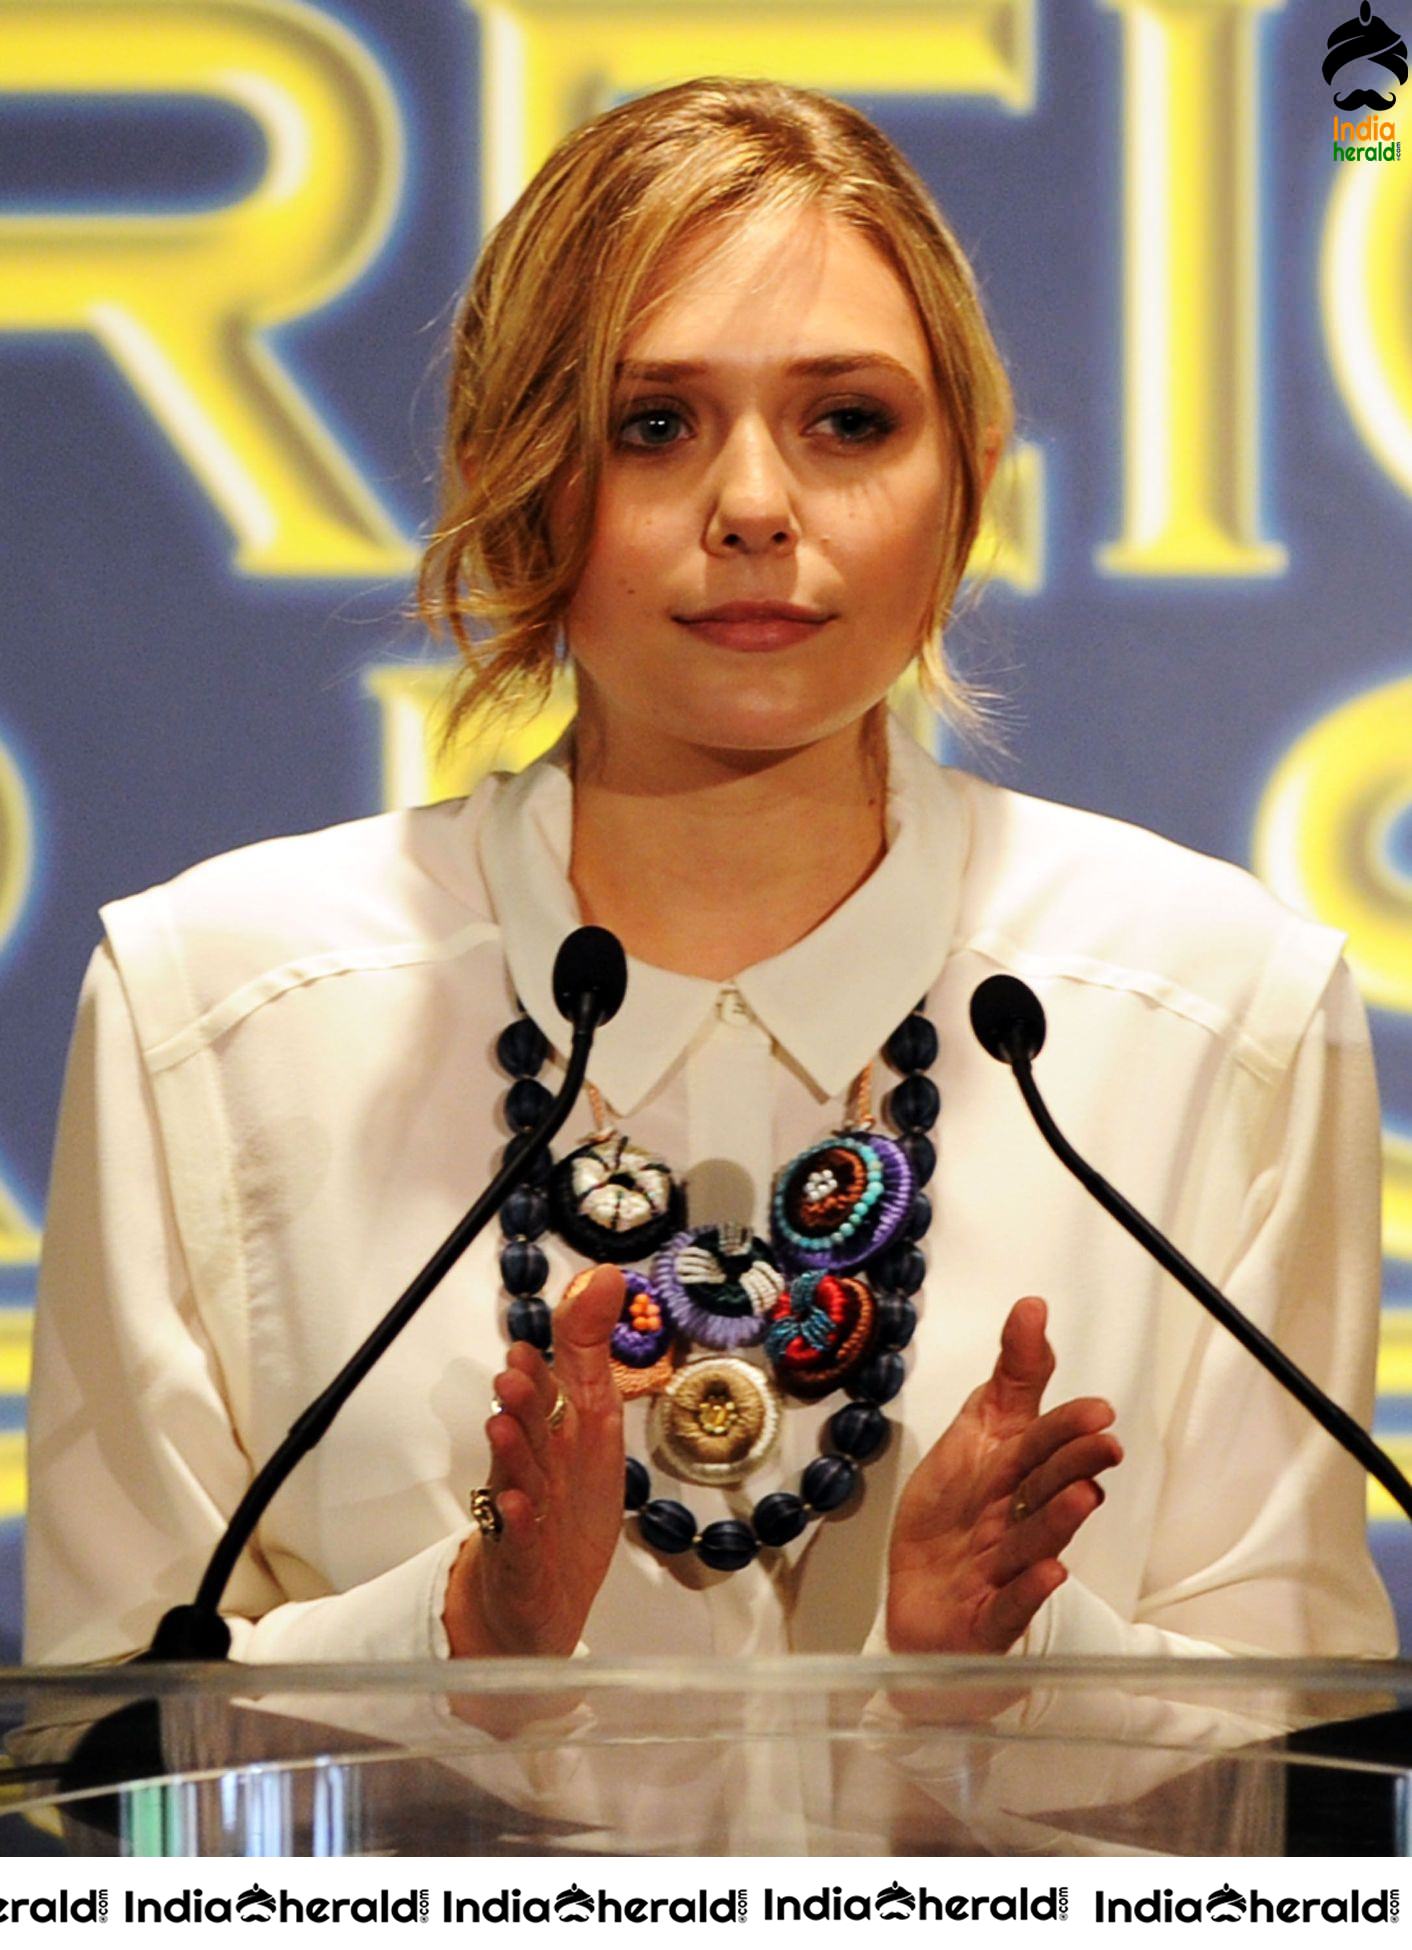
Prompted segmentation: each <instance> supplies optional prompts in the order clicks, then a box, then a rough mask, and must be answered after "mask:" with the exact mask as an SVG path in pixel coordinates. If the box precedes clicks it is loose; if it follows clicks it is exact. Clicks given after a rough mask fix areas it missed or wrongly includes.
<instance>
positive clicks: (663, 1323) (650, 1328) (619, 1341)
mask: <svg viewBox="0 0 1412 1950" xmlns="http://www.w3.org/2000/svg"><path fill="white" fill-rule="evenodd" d="M593 1274H594V1268H593V1267H591V1266H586V1267H584V1269H583V1271H582V1272H580V1273H575V1274H574V1277H573V1278H572V1279H571V1280H570V1281H569V1284H568V1285H567V1286H566V1287H565V1288H564V1299H565V1300H568V1299H571V1298H572V1297H573V1295H574V1294H576V1293H578V1292H579V1291H580V1289H581V1288H583V1287H585V1286H587V1284H588V1282H589V1281H590V1280H591V1279H592V1278H593ZM623 1285H624V1288H625V1289H626V1291H625V1294H624V1297H623V1311H622V1312H621V1314H619V1316H618V1324H617V1326H616V1327H615V1328H614V1329H613V1336H612V1339H611V1340H610V1341H609V1343H608V1366H609V1368H610V1369H611V1370H612V1374H613V1383H614V1386H615V1387H616V1388H617V1391H618V1393H619V1394H620V1395H621V1396H622V1398H623V1400H624V1401H633V1400H635V1399H636V1398H637V1397H638V1396H639V1395H655V1394H656V1393H657V1392H658V1391H659V1389H662V1388H665V1387H666V1385H667V1383H668V1382H669V1381H670V1380H671V1378H672V1376H673V1375H674V1374H675V1373H676V1371H677V1369H678V1367H679V1366H680V1365H681V1360H682V1356H683V1354H684V1353H685V1351H686V1350H685V1349H684V1348H683V1346H682V1343H681V1338H680V1336H679V1335H678V1333H677V1330H676V1328H675V1327H673V1325H672V1323H671V1321H670V1320H668V1319H666V1318H665V1316H664V1315H663V1313H662V1309H661V1306H660V1305H659V1303H658V1301H657V1299H656V1297H655V1296H654V1294H653V1292H652V1289H651V1287H650V1286H649V1285H648V1283H647V1279H646V1277H645V1276H644V1275H643V1274H641V1273H635V1272H634V1271H633V1270H632V1268H631V1267H624V1268H623Z"/></svg>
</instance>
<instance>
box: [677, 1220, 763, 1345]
mask: <svg viewBox="0 0 1412 1950" xmlns="http://www.w3.org/2000/svg"><path fill="white" fill-rule="evenodd" d="M652 1291H653V1293H654V1295H655V1296H656V1298H657V1299H658V1300H659V1301H660V1302H661V1304H662V1307H663V1309H664V1311H665V1312H666V1313H667V1315H668V1316H669V1318H670V1319H671V1321H672V1323H673V1325H674V1326H675V1327H676V1328H678V1329H679V1331H680V1332H681V1333H683V1334H685V1335H686V1337H687V1339H688V1340H692V1341H699V1342H700V1343H701V1345H702V1346H703V1347H714V1348H723V1349H728V1348H733V1347H749V1346H751V1345H752V1343H754V1342H755V1341H758V1340H760V1339H761V1338H762V1337H763V1335H764V1332H765V1321H766V1316H767V1315H768V1314H769V1312H770V1309H771V1308H772V1307H773V1306H774V1304H775V1302H776V1300H778V1298H779V1296H780V1295H781V1294H782V1293H783V1292H784V1275H783V1273H781V1271H780V1269H779V1267H778V1266H777V1265H776V1263H775V1256H774V1254H773V1253H772V1252H771V1251H770V1248H769V1247H768V1246H767V1245H766V1244H765V1241H764V1240H763V1239H760V1238H757V1237H756V1235H755V1234H754V1233H753V1232H751V1231H750V1229H749V1227H748V1226H741V1225H715V1226H693V1227H692V1228H691V1229H690V1230H689V1231H685V1232H679V1233H678V1234H677V1235H676V1237H675V1238H674V1239H670V1240H669V1241H668V1242H667V1244H666V1245H665V1246H664V1247H663V1248H662V1250H661V1252H660V1253H658V1255H657V1257H656V1259H655V1260H653V1262H652Z"/></svg>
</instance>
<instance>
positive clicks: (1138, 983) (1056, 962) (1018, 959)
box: [957, 928, 1286, 1084]
mask: <svg viewBox="0 0 1412 1950" xmlns="http://www.w3.org/2000/svg"><path fill="white" fill-rule="evenodd" d="M967 949H969V950H971V951H973V952H974V953H976V954H978V955H984V956H985V957H986V959H987V960H990V961H995V962H999V963H1001V964H1002V965H1003V966H1004V967H1006V968H1013V969H1019V970H1022V971H1023V972H1024V973H1025V974H1028V975H1037V976H1038V975H1055V976H1060V977H1062V978H1064V979H1066V980H1069V981H1075V982H1084V983H1087V984H1088V985H1089V986H1090V987H1093V988H1103V989H1112V990H1116V991H1119V992H1123V993H1127V994H1131V995H1140V996H1142V997H1143V999H1144V1000H1145V1001H1148V1002H1152V1003H1154V1004H1155V1005H1156V1006H1157V1007H1158V1008H1161V1009H1165V1010H1166V1011H1167V1012H1168V1013H1169V1014H1170V1015H1174V1016H1180V1017H1181V1018H1182V1019H1183V1020H1184V1021H1186V1022H1191V1023H1194V1024H1195V1025H1196V1026H1197V1027H1198V1028H1200V1029H1204V1030H1206V1031H1207V1032H1208V1033H1209V1034H1211V1035H1213V1036H1216V1037H1218V1038H1219V1039H1221V1040H1222V1041H1225V1042H1229V1044H1230V1045H1231V1054H1232V1056H1233V1058H1234V1060H1235V1061H1236V1062H1237V1063H1239V1064H1240V1065H1241V1066H1242V1068H1243V1069H1246V1070H1249V1071H1250V1072H1251V1074H1252V1075H1253V1076H1254V1077H1256V1078H1257V1079H1258V1080H1259V1081H1260V1082H1262V1083H1267V1084H1268V1083H1274V1082H1275V1081H1276V1080H1277V1079H1278V1078H1279V1077H1280V1076H1282V1075H1283V1073H1284V1070H1285V1067H1286V1065H1285V1063H1284V1061H1283V1059H1282V1058H1281V1057H1280V1056H1279V1055H1278V1054H1277V1053H1276V1052H1275V1051H1274V1050H1272V1049H1270V1048H1268V1047H1267V1046H1266V1045H1265V1044H1264V1043H1262V1042H1261V1041H1260V1039H1259V1038H1258V1037H1257V1036H1252V1035H1251V1034H1250V1032H1249V1030H1248V1029H1246V1028H1245V1027H1244V1026H1243V1025H1242V1024H1241V1023H1239V1022H1237V1021H1236V1020H1235V1018H1234V1017H1233V1016H1232V1015H1231V1014H1230V1013H1229V1012H1228V1011H1227V1010H1225V1009H1222V1008H1220V1007H1218V1006H1217V1005H1216V1004H1215V1003H1213V1002H1209V1001H1207V999H1206V998H1205V997H1204V996H1200V995H1195V994H1193V993H1192V991H1191V990H1190V989H1187V988H1183V987H1182V985H1181V984H1180V983H1178V982H1172V981H1169V980H1168V979H1167V978H1166V977H1165V976H1162V975H1157V974H1154V973H1153V972H1152V971H1151V970H1149V969H1139V968H1123V967H1120V966H1118V965H1117V964H1115V963H1112V962H1106V961H1094V960H1092V959H1090V958H1089V957H1088V956H1085V955H1060V954H1045V953H1038V954H1037V953H1035V952H1034V951H1033V950H1032V949H1028V948H1022V947H1020V945H1019V944H1018V943H1017V942H1014V941H1012V940H1010V938H1009V937H1008V936H1007V935H1004V934H1001V933H999V932H998V931H997V930H995V929H992V928H984V929H981V930H980V931H979V932H978V933H976V934H973V935H971V936H970V937H969V938H968V939H967V940H965V941H963V942H960V943H958V944H957V951H958V952H960V951H964V950H967Z"/></svg>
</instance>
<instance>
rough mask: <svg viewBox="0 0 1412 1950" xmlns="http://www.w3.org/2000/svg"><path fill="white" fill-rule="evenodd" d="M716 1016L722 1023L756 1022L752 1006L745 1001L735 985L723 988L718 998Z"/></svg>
mask: <svg viewBox="0 0 1412 1950" xmlns="http://www.w3.org/2000/svg"><path fill="white" fill-rule="evenodd" d="M716 1014H717V1015H718V1016H719V1017H720V1019H721V1021H722V1022H734V1023H743V1022H754V1020H755V1017H754V1015H753V1014H752V1013H751V1009H750V1004H749V1003H748V1002H747V1001H746V1000H745V997H744V996H743V995H742V994H741V992H740V990H739V989H738V988H736V986H735V985H734V983H731V984H729V985H728V986H727V987H725V988H723V989H722V990H721V992H720V994H719V995H718V996H717V997H716Z"/></svg>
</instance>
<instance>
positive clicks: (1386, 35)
mask: <svg viewBox="0 0 1412 1950" xmlns="http://www.w3.org/2000/svg"><path fill="white" fill-rule="evenodd" d="M1345 68H1352V69H1353V73H1352V74H1347V75H1344V77H1343V80H1342V81H1341V82H1340V84H1339V85H1340V87H1342V88H1343V89H1344V90H1345V91H1346V92H1345V93H1344V94H1341V95H1337V94H1336V95H1335V96H1334V106H1335V107H1336V108H1341V109H1344V110H1345V111H1346V112H1350V113H1351V112H1352V111H1353V110H1354V109H1359V108H1371V109H1389V108H1391V107H1392V106H1393V104H1394V103H1395V102H1396V100H1397V96H1396V94H1394V93H1393V92H1392V91H1391V90H1387V92H1381V91H1380V90H1379V89H1378V88H1375V87H1374V86H1372V83H1373V82H1374V81H1377V80H1379V79H1380V76H1379V75H1376V74H1374V73H1372V72H1371V70H1372V69H1375V68H1376V69H1380V70H1382V71H1383V72H1384V73H1386V74H1390V75H1394V76H1395V77H1396V78H1397V80H1398V81H1399V82H1400V83H1401V82H1405V81H1406V79H1407V43H1406V41H1405V40H1403V38H1402V36H1401V34H1399V33H1398V31H1397V29H1396V28H1395V27H1389V26H1388V24H1387V22H1386V21H1385V20H1383V19H1382V18H1381V17H1380V16H1379V15H1378V14H1375V13H1374V12H1373V10H1372V8H1371V6H1370V5H1369V4H1368V0H1363V4H1362V6H1361V7H1360V8H1359V9H1358V18H1357V19H1356V20H1346V21H1344V23H1343V25H1342V26H1341V27H1335V29H1334V31H1333V33H1332V34H1330V35H1329V51H1328V53H1327V54H1326V55H1325V56H1324V79H1325V81H1326V82H1328V84H1329V86H1330V87H1333V85H1334V77H1335V75H1338V74H1342V73H1343V70H1344V69H1345ZM1350 84H1351V85H1350ZM1383 88H1384V89H1386V88H1387V84H1386V83H1383Z"/></svg>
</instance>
